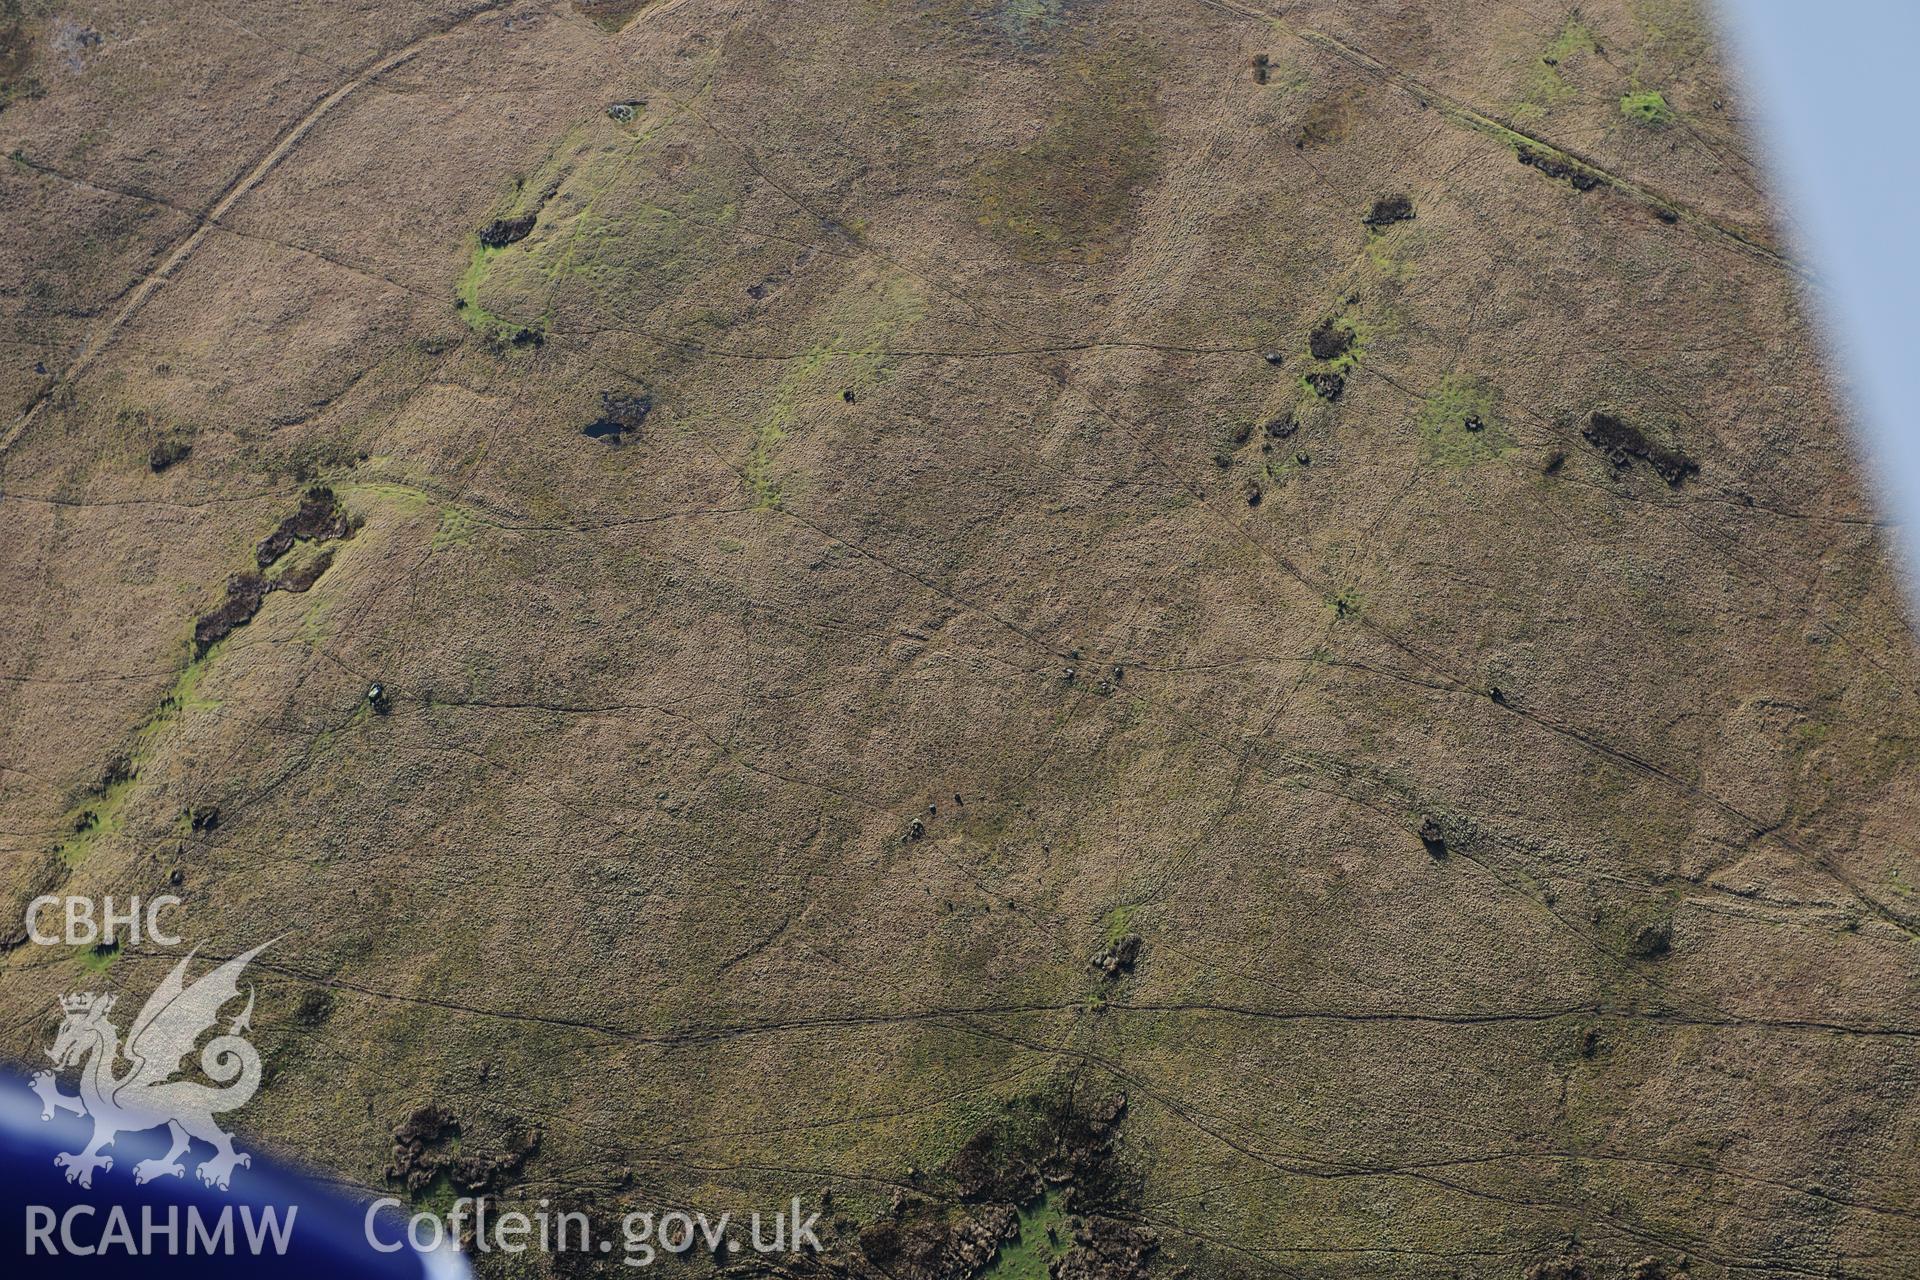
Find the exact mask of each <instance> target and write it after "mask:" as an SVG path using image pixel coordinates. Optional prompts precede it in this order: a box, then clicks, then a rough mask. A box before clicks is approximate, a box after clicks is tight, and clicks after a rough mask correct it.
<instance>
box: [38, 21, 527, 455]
mask: <svg viewBox="0 0 1920 1280" xmlns="http://www.w3.org/2000/svg"><path fill="white" fill-rule="evenodd" d="M508 3H511V0H489V2H488V3H487V4H485V5H484V6H482V7H481V8H478V9H474V10H472V11H470V12H468V13H464V14H462V15H460V16H459V17H457V18H454V19H452V20H451V21H449V22H446V23H443V24H442V25H441V26H439V27H438V28H436V29H435V30H433V31H429V32H428V33H427V34H426V35H423V36H421V37H420V38H419V39H418V40H415V41H414V42H413V43H412V44H409V45H407V46H406V47H405V48H403V49H401V50H399V51H398V52H395V53H390V54H388V55H387V56H386V57H384V58H381V59H380V60H379V61H377V62H374V63H372V64H370V65H369V66H367V67H364V68H362V69H361V70H360V71H357V72H355V73H354V74H353V75H351V76H349V77H348V78H347V79H345V80H342V81H341V82H340V83H339V84H337V85H335V86H334V87H333V88H332V89H331V90H329V91H328V92H327V94H326V96H325V97H323V98H321V99H320V101H318V102H316V103H315V104H314V105H313V107H312V109H311V110H309V111H308V112H307V113H306V114H305V115H303V116H301V117H300V118H299V119H298V120H296V121H294V122H293V123H292V124H291V125H289V126H288V127H287V128H286V130H285V131H284V132H282V133H281V134H280V136H279V137H278V138H276V139H275V140H274V144H273V146H272V147H271V148H269V149H268V151H267V153H266V154H265V155H264V156H262V157H260V160H259V162H258V163H257V164H255V165H254V166H253V168H251V169H249V170H247V172H246V173H245V174H243V175H242V176H241V177H239V178H238V179H236V180H235V181H234V182H233V184H232V185H230V186H229V187H227V189H226V190H225V191H222V192H221V193H220V196H219V198H218V199H216V200H215V201H214V202H213V205H212V207H211V208H209V209H208V210H207V211H206V212H205V213H204V214H201V215H199V217H198V218H196V219H195V222H194V227H193V230H192V231H190V232H188V233H187V235H186V237H185V238H184V239H183V240H181V241H180V243H179V244H177V245H175V246H174V247H173V252H171V253H169V254H168V255H167V256H166V258H165V259H164V260H163V261H162V262H161V263H160V265H159V266H157V267H155V268H154V269H153V270H152V271H150V272H148V273H147V275H146V277H145V278H144V279H142V280H141V281H140V283H139V284H137V285H135V286H134V288H133V292H132V293H130V294H129V295H128V296H127V300H126V302H124V303H123V304H121V306H120V309H119V310H118V311H115V312H114V313H113V315H112V316H110V317H109V318H108V319H107V321H106V323H104V324H102V325H101V326H100V327H99V328H98V329H96V330H94V332H93V333H92V334H91V335H90V336H89V337H88V338H87V340H86V342H85V344H83V345H82V346H81V348H80V350H79V351H78V352H77V353H75V355H74V357H73V359H72V361H71V362H69V363H68V365H67V367H66V368H65V369H64V370H62V371H61V374H60V376H59V378H57V379H55V380H54V381H53V382H52V383H50V384H49V385H48V386H47V387H46V388H45V389H44V390H42V391H41V392H40V394H39V395H37V396H35V397H34V398H33V401H32V403H30V404H29V405H27V408H26V411H25V412H23V413H22V414H21V415H20V417H19V419H18V421H16V422H15V423H14V424H13V427H12V429H11V430H9V431H8V432H7V435H6V438H5V439H4V440H0V452H5V451H6V450H7V449H9V448H11V447H12V445H13V442H14V441H15V440H18V439H19V438H20V434H21V432H23V431H25V430H26V429H27V427H28V426H30V425H31V424H32V423H33V420H34V418H36V417H38V416H39V413H40V410H41V409H42V408H44V407H45V406H46V404H47V402H48V401H49V400H50V399H52V397H53V390H54V388H55V387H58V386H60V385H62V384H65V383H71V382H72V381H73V380H74V379H75V378H77V377H79V376H80V374H81V373H82V372H84V371H85V370H86V368H87V366H88V365H90V364H92V363H93V360H94V358H95V357H96V356H98V355H99V354H100V352H101V351H103V350H105V349H106V345H107V343H108V342H109V341H110V340H111V339H112V338H113V335H114V334H116V333H118V332H119V331H120V329H121V328H122V327H123V326H124V325H125V324H126V323H127V321H128V320H130V319H132V318H133V315H134V313H135V312H137V311H139V310H140V308H141V306H142V305H143V304H144V303H145V302H146V300H147V299H148V298H150V297H152V296H153V294H154V291H155V290H157V289H159V287H160V286H161V285H163V284H165V283H166V282H167V281H168V279H170V278H171V277H172V276H173V274H174V273H175V272H176V271H178V270H179V269H180V268H181V266H182V265H183V264H185V262H186V261H187V259H188V258H190V257H192V256H193V252H194V250H195V249H198V248H199V247H200V242H201V241H203V240H205V239H206V238H207V235H208V233H210V232H211V231H212V230H213V229H214V225H215V224H216V223H218V222H219V221H220V219H221V218H222V217H224V216H225V215H226V212H227V210H229V209H231V208H233V206H234V204H235V203H237V202H238V201H239V199H240V198H241V197H242V196H244V195H246V194H247V192H249V191H251V190H253V189H254V188H255V187H257V186H259V185H260V183H261V182H262V181H263V180H264V179H265V178H266V176H267V175H268V174H269V173H272V172H273V170H274V168H275V167H276V166H277V165H278V164H279V163H280V162H281V161H282V160H284V159H286V158H287V156H288V155H289V154H290V153H291V152H292V151H293V149H294V148H295V147H297V146H299V145H300V142H301V140H302V139H304V138H305V137H306V136H307V134H309V133H311V132H312V131H313V127H314V126H315V125H317V124H319V123H320V121H321V120H322V119H324V118H325V117H326V114H327V113H328V112H329V111H331V110H333V109H334V108H335V107H337V106H339V105H340V103H341V102H342V101H344V100H345V99H346V98H347V97H348V96H349V95H351V94H352V93H353V92H354V91H355V90H357V89H360V88H362V87H364V86H365V85H366V84H368V83H369V82H370V81H372V80H375V79H377V78H379V77H380V76H383V75H385V74H386V73H387V72H389V71H391V70H393V69H394V68H395V67H397V66H399V65H401V64H402V63H404V62H406V61H408V60H409V59H411V58H414V57H416V56H418V55H419V53H420V52H421V51H422V50H424V49H425V48H426V47H427V46H428V45H430V44H432V43H433V42H434V41H436V40H440V39H442V38H444V37H446V36H448V35H451V34H452V33H453V32H455V31H458V30H459V29H460V28H461V27H464V26H466V25H467V24H468V23H470V22H472V21H473V20H474V19H476V18H479V17H482V16H484V15H486V14H489V13H491V12H493V11H494V10H496V9H499V8H502V7H504V6H505V5H506V4H508Z"/></svg>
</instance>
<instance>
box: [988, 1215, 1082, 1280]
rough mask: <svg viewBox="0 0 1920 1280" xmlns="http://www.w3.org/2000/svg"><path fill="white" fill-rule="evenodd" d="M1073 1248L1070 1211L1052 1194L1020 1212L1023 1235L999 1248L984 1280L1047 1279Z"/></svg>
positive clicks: (1021, 1233)
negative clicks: (1054, 1267)
mask: <svg viewBox="0 0 1920 1280" xmlns="http://www.w3.org/2000/svg"><path fill="white" fill-rule="evenodd" d="M1072 1247H1073V1236H1072V1232H1071V1231H1070V1229H1069V1228H1068V1226H1067V1211H1066V1210H1065V1209H1063V1208H1061V1207H1060V1205H1059V1203H1058V1202H1057V1201H1056V1200H1055V1199H1054V1197H1053V1196H1052V1195H1051V1194H1048V1195H1044V1196H1041V1197H1040V1198H1039V1199H1038V1200H1036V1201H1034V1202H1033V1203H1032V1204H1031V1205H1029V1206H1027V1207H1026V1208H1025V1209H1022V1210H1021V1211H1020V1234H1019V1236H1018V1237H1017V1238H1016V1239H1013V1240H1009V1241H1008V1242H1007V1243H1005V1244H1003V1245H1001V1246H1000V1252H998V1253H996V1254H995V1255H994V1256H993V1261H992V1262H991V1263H989V1264H988V1266H987V1269H986V1270H985V1271H983V1272H981V1273H980V1275H981V1280H1047V1277H1048V1276H1050V1275H1052V1274H1053V1264H1054V1263H1056V1262H1058V1261H1059V1260H1060V1259H1061V1258H1064V1257H1066V1256H1067V1252H1068V1250H1070V1249H1071V1248H1072Z"/></svg>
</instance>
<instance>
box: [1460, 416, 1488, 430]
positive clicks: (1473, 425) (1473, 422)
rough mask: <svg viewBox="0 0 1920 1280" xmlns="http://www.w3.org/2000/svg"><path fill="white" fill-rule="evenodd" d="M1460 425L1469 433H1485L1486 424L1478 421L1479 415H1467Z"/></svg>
mask: <svg viewBox="0 0 1920 1280" xmlns="http://www.w3.org/2000/svg"><path fill="white" fill-rule="evenodd" d="M1461 425H1462V426H1464V427H1465V428H1466V429H1467V430H1469V431H1485V430H1486V429H1487V424H1486V423H1484V422H1482V421H1480V418H1479V415H1477V414H1471V413H1470V414H1468V415H1467V420H1466V421H1465V422H1464V423H1462V424H1461Z"/></svg>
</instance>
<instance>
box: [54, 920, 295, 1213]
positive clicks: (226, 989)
mask: <svg viewBox="0 0 1920 1280" xmlns="http://www.w3.org/2000/svg"><path fill="white" fill-rule="evenodd" d="M272 945H273V944H272V943H271V942H265V943H262V944H261V945H259V946H257V947H255V948H254V949H253V950H251V951H249V952H247V953H245V954H244V955H238V956H235V957H234V958H233V959H231V960H229V961H227V962H226V963H225V964H223V965H221V966H220V967H219V968H217V969H214V970H212V971H211V972H209V973H206V974H203V975H201V977H200V978H198V979H197V980H195V981H194V983H193V984H192V985H191V986H189V985H188V984H187V980H186V979H187V965H188V963H189V962H190V961H191V960H192V959H193V955H192V954H191V953H190V954H188V955H187V957H186V958H185V959H183V960H181V961H180V963H179V964H177V965H175V966H174V967H173V972H172V973H169V974H168V975H167V977H166V981H164V982H162V983H161V984H160V986H159V987H158V988H157V989H156V990H155V991H154V993H153V994H152V995H151V996H149V997H148V999H147V1003H146V1004H145V1005H144V1006H143V1007H142V1008H141V1010H140V1015H139V1016H138V1017H136V1018H135V1019H134V1020H133V1028H132V1030H131V1031H129V1032H128V1033H127V1043H126V1045H125V1047H124V1048H123V1047H122V1046H121V1043H120V1029H119V1028H118V1027H116V1026H115V1025H114V1024H113V1023H112V1022H111V1021H109V1020H108V1017H107V1015H108V1014H109V1013H111V1012H112V1011H113V1004H114V997H112V996H110V995H108V996H103V995H97V994H95V993H93V992H90V991H89V992H82V993H78V994H74V995H68V996H62V997H61V998H60V1008H61V1011H62V1012H63V1013H64V1014H65V1015H66V1016H65V1017H64V1018H63V1019H62V1021H61V1023H60V1031H59V1034H58V1035H56V1036H55V1037H54V1042H53V1048H52V1049H50V1050H48V1056H49V1057H51V1058H52V1059H53V1061H54V1063H55V1065H56V1066H57V1067H58V1068H59V1069H61V1070H65V1069H66V1068H68V1067H72V1066H78V1067H79V1068H80V1093H79V1096H78V1097H69V1096H68V1095H67V1094H64V1093H62V1092H61V1091H60V1085H59V1081H58V1079H57V1078H56V1075H55V1073H54V1072H52V1071H42V1072H39V1073H38V1074H36V1075H35V1076H34V1077H33V1081H32V1085H33V1091H34V1092H35V1093H37V1094H39V1095H40V1118H41V1119H42V1120H51V1119H53V1115H54V1112H56V1111H71V1112H72V1113H73V1114H75V1115H79V1116H88V1117H90V1118H91V1119H92V1120H93V1137H92V1139H91V1140H90V1141H89V1142H88V1143H87V1145H86V1147H85V1148H84V1149H83V1150H80V1151H68V1152H62V1153H60V1154H59V1155H56V1156H55V1157H54V1158H53V1162H54V1163H55V1164H56V1165H59V1166H60V1167H62V1168H64V1169H65V1170H66V1171H67V1181H68V1182H77V1183H79V1184H80V1185H81V1186H83V1187H91V1186H92V1185H93V1173H94V1170H96V1169H112V1168H113V1157H111V1156H104V1155H101V1154H100V1152H101V1149H102V1148H104V1147H109V1146H112V1145H113V1140H114V1139H115V1138H116V1137H118V1136H119V1135H120V1134H123V1133H138V1132H140V1131H142V1130H145V1129H155V1128H158V1127H159V1126H161V1125H165V1126H166V1127H167V1133H168V1136H169V1138H170V1139H171V1146H170V1148H169V1149H168V1151H167V1153H166V1155H164V1156H162V1157H161V1158H160V1159H158V1160H142V1161H140V1163H138V1164H136V1165H134V1166H133V1180H134V1181H135V1182H136V1183H140V1182H150V1181H152V1180H153V1179H155V1178H164V1177H174V1178H178V1177H182V1176H184V1175H185V1173H186V1170H185V1168H184V1167H183V1166H182V1165H181V1163H180V1157H181V1156H183V1155H185V1154H187V1150H188V1148H189V1147H190V1146H191V1144H192V1140H193V1139H195V1138H198V1139H199V1140H200V1141H202V1142H205V1143H207V1144H208V1145H209V1146H211V1147H212V1148H213V1150H214V1154H213V1156H212V1158H211V1159H208V1160H206V1161H203V1162H202V1163H201V1165H200V1168H199V1170H198V1172H199V1175H200V1181H202V1182H204V1183H206V1184H207V1185H208V1186H210V1187H219V1188H220V1189H221V1190H225V1189H226V1187H227V1185H228V1183H229V1182H230V1181H231V1179H232V1178H233V1171H234V1168H235V1166H237V1165H251V1164H252V1163H253V1158H252V1157H251V1156H249V1155H247V1154H246V1153H245V1152H241V1151H235V1150H234V1149H233V1135H232V1134H230V1133H228V1132H227V1131H226V1130H224V1129H222V1128H221V1127H220V1126H219V1125H218V1124H216V1123H214V1119H213V1117H214V1116H215V1115H216V1114H217V1113H219V1112H222V1111H234V1110H237V1109H239V1108H240V1107H243V1106H245V1105H246V1104H247V1101H248V1100H249V1099H251V1098H252V1097H253V1095H254V1093H255V1091H257V1090H258V1089H259V1088H260V1055H259V1053H258V1052H257V1051H255V1049H254V1047H253V1046H252V1045H251V1044H249V1043H248V1042H247V1040H246V1039H245V1037H244V1036H243V1035H242V1034H241V1033H242V1032H244V1031H246V1030H248V1029H249V1027H250V1026H251V1023H252V1018H253V991H252V989H251V988H249V989H248V991H247V1006H246V1008H245V1009H243V1010H241V1012H240V1014H239V1016H237V1017H236V1018H234V1019H233V1021H232V1022H231V1023H229V1024H228V1026H227V1030H226V1033H225V1034H223V1035H216V1036H214V1037H213V1038H212V1039H211V1040H209V1041H207V1043H206V1045H205V1047H204V1048H202V1049H201V1051H200V1069H201V1071H203V1072H205V1073H206V1076H207V1078H208V1079H210V1080H212V1081H214V1084H213V1085H208V1084H203V1083H201V1082H200V1081H198V1080H192V1079H175V1078H174V1075H175V1073H176V1072H178V1071H179V1070H180V1069H181V1059H183V1058H185V1057H186V1056H187V1055H188V1054H189V1053H191V1052H192V1051H193V1047H194V1044H195V1042H197V1041H198V1040H199V1039H200V1037H201V1035H202V1034H204V1033H205V1032H206V1031H207V1030H208V1029H210V1028H212V1027H213V1026H214V1025H215V1023H217V1022H218V1021H219V1017H220V1010H221V1008H222V1006H224V1005H225V1004H226V1003H227V1002H228V1001H230V1000H234V999H237V998H238V997H239V995H240V973H241V971H242V970H244V969H245V968H246V967H247V963H248V962H249V961H250V960H252V959H253V958H254V957H255V956H257V955H259V954H260V953H261V952H262V951H264V950H266V948H267V947H269V946H272ZM122 1057H124V1058H125V1059H126V1062H127V1064H128V1065H127V1067H126V1069H125V1070H120V1062H121V1059H122ZM216 1086H217V1087H216Z"/></svg>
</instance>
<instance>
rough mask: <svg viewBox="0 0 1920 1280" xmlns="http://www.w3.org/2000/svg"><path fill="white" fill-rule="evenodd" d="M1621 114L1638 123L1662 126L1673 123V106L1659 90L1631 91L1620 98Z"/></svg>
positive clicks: (1655, 126) (1652, 126) (1653, 126)
mask: <svg viewBox="0 0 1920 1280" xmlns="http://www.w3.org/2000/svg"><path fill="white" fill-rule="evenodd" d="M1620 114H1621V115H1623V116H1625V117H1626V118H1627V119H1629V120H1631V121H1633V122H1634V123H1635V124H1638V125H1645V126H1647V127H1648V128H1654V129H1657V128H1660V127H1662V126H1664V125H1669V124H1672V123H1673V108H1672V107H1669V106H1668V105H1667V100H1666V99H1665V98H1663V97H1661V96H1660V93H1659V91H1658V90H1655V89H1648V90H1646V91H1645V92H1644V93H1629V94H1627V95H1625V96H1624V97H1622V98H1621V99H1620Z"/></svg>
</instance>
